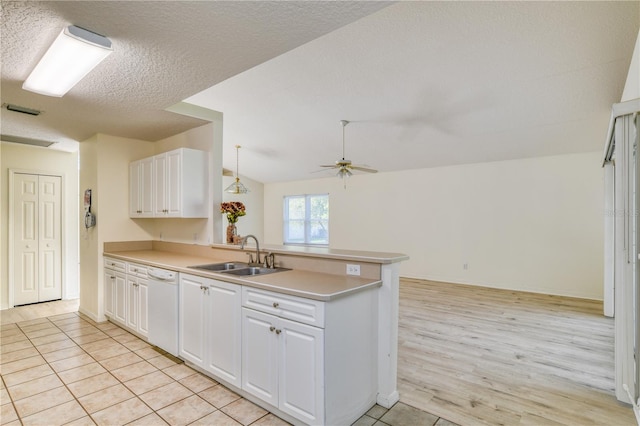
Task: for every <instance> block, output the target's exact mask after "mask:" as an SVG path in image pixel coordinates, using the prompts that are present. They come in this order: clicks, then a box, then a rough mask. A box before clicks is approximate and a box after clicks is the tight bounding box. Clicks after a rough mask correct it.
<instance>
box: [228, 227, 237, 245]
mask: <svg viewBox="0 0 640 426" xmlns="http://www.w3.org/2000/svg"><path fill="white" fill-rule="evenodd" d="M237 236H238V228H236V224H235V223H230V224H229V225H227V244H235V243H236V237H237Z"/></svg>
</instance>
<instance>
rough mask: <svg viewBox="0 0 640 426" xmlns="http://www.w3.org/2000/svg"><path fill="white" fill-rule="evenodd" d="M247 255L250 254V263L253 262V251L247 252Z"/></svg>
mask: <svg viewBox="0 0 640 426" xmlns="http://www.w3.org/2000/svg"><path fill="white" fill-rule="evenodd" d="M247 256H249V263H253V253H247Z"/></svg>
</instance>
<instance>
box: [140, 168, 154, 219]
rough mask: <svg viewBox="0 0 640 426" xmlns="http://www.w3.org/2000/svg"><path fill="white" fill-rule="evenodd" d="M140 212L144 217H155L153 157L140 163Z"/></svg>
mask: <svg viewBox="0 0 640 426" xmlns="http://www.w3.org/2000/svg"><path fill="white" fill-rule="evenodd" d="M139 163H140V165H139V175H138V176H139V192H140V195H139V200H140V201H139V203H140V204H139V210H140V214H141V216H142V217H153V195H154V192H153V191H154V188H153V157H149V158H145V159H143V160H140V161H139Z"/></svg>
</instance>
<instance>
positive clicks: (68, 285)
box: [0, 142, 79, 309]
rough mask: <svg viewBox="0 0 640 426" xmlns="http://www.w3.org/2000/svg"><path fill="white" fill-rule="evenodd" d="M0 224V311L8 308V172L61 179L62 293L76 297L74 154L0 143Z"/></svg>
mask: <svg viewBox="0 0 640 426" xmlns="http://www.w3.org/2000/svg"><path fill="white" fill-rule="evenodd" d="M0 152H1V153H2V155H1V157H0V158H1V160H0V163H1V168H2V170H1V173H2V174H1V176H2V177H1V180H0V182H1V184H2V186H1V189H0V194H1V214H0V217H1V225H0V236H2V238H1V245H0V246H1V248H0V252H1V253H2V254H3V255H2V256H0V259H1V265H0V271H1V273H0V309H7V308H8V307H9V304H8V297H9V271H8V254H9V251H8V243H9V232H8V226H9V169H15V170H20V171H25V172H30V173H36V174H37V173H51V174H54V175H60V176H62V179H63V197H64V198H63V214H64V220H63V223H62V232H63V251H62V261H63V270H62V274H63V290H62V291H63V293H62V297H63V298H65V299H75V298H78V296H79V281H78V261H79V255H78V220H79V218H78V209H77V206H78V200H79V196H78V153H77V152H71V153H70V152H63V151H56V150H53V149H49V148H40V147H31V146H27V145H20V144H14V143H8V142H2V143H1V144H0Z"/></svg>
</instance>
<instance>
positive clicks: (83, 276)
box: [79, 135, 154, 319]
mask: <svg viewBox="0 0 640 426" xmlns="http://www.w3.org/2000/svg"><path fill="white" fill-rule="evenodd" d="M153 149H154V147H153V143H151V142H146V141H141V140H136V139H126V138H119V137H115V136H108V135H96V136H94V137H93V138H91V139H89V140H87V141H84V142H82V143H81V144H80V193H81V194H83V193H84V191H85V190H86V189H91V190H92V201H93V203H92V208H91V211H92V212H93V213H94V214H95V215H96V226H95V227H94V228H90V229H89V230H86V229H85V228H84V226H83V224H82V223H80V224H79V226H80V228H81V231H80V253H81V255H80V289H81V292H80V294H81V296H80V311H81V312H83V313H85V314H86V315H89V316H90V317H92V318H94V319H103V315H104V312H103V304H102V295H103V290H102V289H103V276H102V252H103V250H102V247H103V244H104V242H105V241H119V240H124V241H135V240H148V239H151V238H152V232H153V221H152V220H151V219H144V220H136V221H134V220H131V219H130V218H129V163H130V162H131V161H133V160H136V159H138V158H143V157H146V156H150V155H153V152H154V151H153ZM79 208H80V210H81V211H82V209H83V206H82V205H80V206H79Z"/></svg>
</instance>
